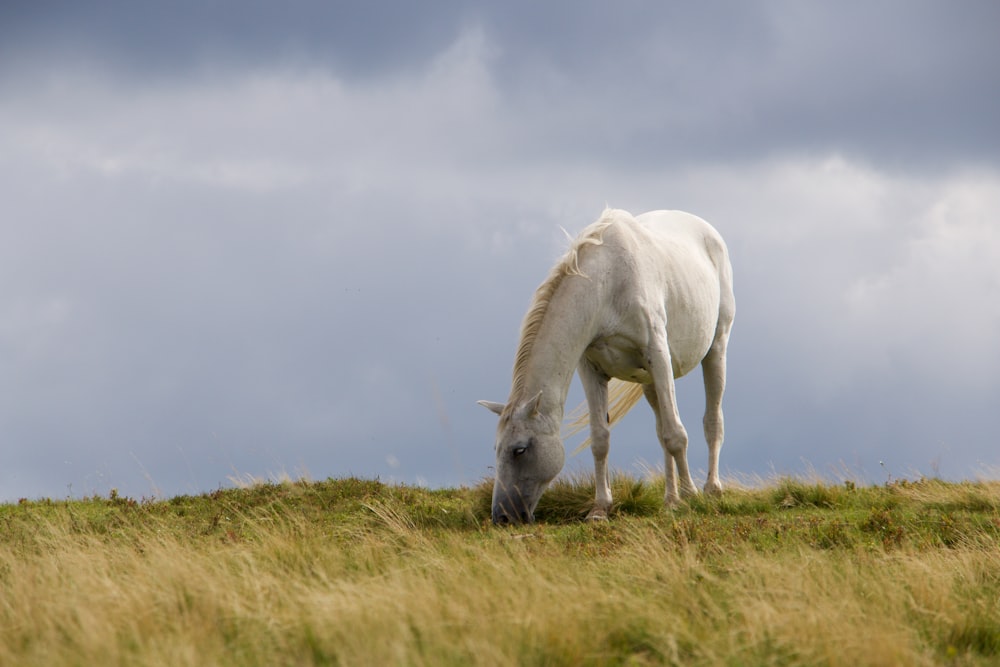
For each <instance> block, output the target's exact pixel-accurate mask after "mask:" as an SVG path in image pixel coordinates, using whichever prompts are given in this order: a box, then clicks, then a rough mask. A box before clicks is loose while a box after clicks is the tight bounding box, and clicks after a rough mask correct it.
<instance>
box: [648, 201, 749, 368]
mask: <svg viewBox="0 0 1000 667" xmlns="http://www.w3.org/2000/svg"><path fill="white" fill-rule="evenodd" d="M634 220H635V223H636V225H635V226H636V228H637V230H636V234H637V235H638V239H639V244H638V245H639V249H638V257H637V259H638V263H639V265H640V266H642V265H645V271H647V272H650V273H656V274H658V275H660V276H661V285H662V287H663V290H664V293H663V298H664V307H665V309H666V316H667V330H668V339H669V341H670V347H671V352H672V354H673V355H674V359H673V361H674V364H675V372H676V374H677V375H678V376H680V375H684V374H686V373H687V372H688V371H689V370H691V369H692V368H693V367H694V366H696V365H697V364H698V363H700V362H701V359H702V358H703V357H704V356H705V354H707V352H708V349H709V347H711V345H712V342H713V341H714V340H715V339H716V337H717V335H719V334H720V333H721V331H722V330H723V329H724V330H725V331H726V332H728V330H729V326H730V325H731V323H732V318H733V314H734V309H735V306H734V299H733V287H732V267H731V265H730V262H729V252H728V250H727V248H726V244H725V241H723V239H722V236H721V235H720V234H719V232H718V231H716V229H715V228H714V227H712V226H711V225H710V224H709V223H708V222H706V221H705V220H703V219H701V218H699V217H698V216H696V215H692V214H690V213H685V212H683V211H650V212H648V213H643V214H642V215H639V216H636V217H635V218H634Z"/></svg>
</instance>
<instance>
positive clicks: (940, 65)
mask: <svg viewBox="0 0 1000 667" xmlns="http://www.w3.org/2000/svg"><path fill="white" fill-rule="evenodd" d="M997 26H1000V5H998V4H997V3H996V2H993V1H992V0H983V1H976V0H963V2H949V1H941V2H921V1H918V0H898V1H890V0H885V1H883V0H864V1H857V2H856V1H854V0H848V1H846V2H836V3H822V4H821V3H816V2H812V3H807V2H798V1H791V0H789V1H777V0H776V1H773V2H772V1H758V2H753V1H733V2H698V3H693V2H692V3H665V2H615V3H603V2H577V1H572V2H570V1H563V2H547V3H537V2H503V3H491V2H482V3H475V2H473V3H467V2H434V3H411V2H373V1H365V2H356V3H342V2H336V3H328V2H283V3H271V2H246V1H241V2H212V3H206V2H201V1H190V2H183V1H182V2H171V3H137V2H131V1H125V0H123V1H121V2H103V3H101V2H98V3H78V2H21V1H15V2H5V3H3V5H2V8H0V501H11V500H16V499H18V498H20V497H27V498H37V497H45V496H48V497H53V498H59V497H66V496H73V497H79V496H83V495H90V494H94V493H99V494H102V495H103V494H107V493H108V492H109V491H110V489H111V488H116V489H118V490H119V492H120V493H122V494H127V495H131V496H134V497H142V496H146V497H150V496H171V495H175V494H179V493H198V492H203V491H210V490H213V489H215V488H218V487H220V486H223V487H224V486H230V485H232V484H233V479H234V478H235V479H247V478H249V477H257V478H274V477H277V476H280V475H282V474H288V475H290V476H292V477H298V476H300V475H307V476H309V477H311V478H314V479H325V478H326V477H339V476H345V475H349V474H354V475H360V476H364V477H376V476H377V477H379V478H381V479H382V480H391V481H398V482H405V483H423V484H430V485H435V486H437V485H448V486H451V485H457V484H463V483H464V484H468V483H475V482H477V481H479V480H480V479H482V478H483V477H486V476H491V474H492V472H491V469H490V466H491V465H492V462H493V452H492V445H493V437H494V429H495V417H494V416H493V415H492V414H491V413H489V412H487V411H486V410H484V409H483V408H481V407H479V406H477V405H476V403H475V401H476V400H477V399H489V400H496V401H503V400H505V399H506V397H507V393H508V391H509V388H510V368H511V365H512V362H513V357H514V350H515V347H516V344H517V333H518V328H519V325H520V321H521V318H522V316H523V314H524V311H525V310H526V308H527V305H528V302H529V300H530V298H531V293H532V291H533V290H534V288H535V287H536V286H537V284H538V283H539V282H540V281H541V280H542V279H543V278H544V277H545V276H546V274H547V273H548V270H549V268H550V266H551V265H552V263H553V262H554V261H555V260H556V259H557V258H558V257H559V255H560V254H561V253H562V251H563V250H564V248H565V246H566V240H565V237H564V235H563V233H562V231H561V230H560V227H564V228H566V229H567V230H569V231H571V232H576V231H579V230H580V229H582V228H583V227H584V226H586V225H587V224H589V223H590V222H592V221H594V220H595V219H596V218H597V217H598V216H599V215H600V213H601V211H602V209H603V208H604V206H605V205H606V204H608V205H611V206H614V207H618V208H625V209H628V210H631V211H633V212H634V213H640V212H643V211H646V210H650V209H657V208H675V209H683V210H687V211H690V212H692V213H695V214H697V215H700V216H701V217H703V218H705V219H707V220H709V221H710V222H712V223H713V224H714V225H715V226H716V227H717V228H718V229H719V231H720V232H721V233H722V234H723V236H724V237H725V238H726V239H727V241H728V244H729V248H730V252H731V255H732V260H733V265H734V270H735V286H736V297H737V318H736V325H735V328H734V332H733V338H732V341H731V348H730V356H729V380H730V383H729V391H728V393H727V395H726V401H725V411H726V421H727V431H726V436H727V439H726V444H725V446H724V448H723V451H722V472H723V475H724V477H725V476H729V477H730V478H741V477H744V476H747V475H763V476H768V475H771V474H773V473H778V474H803V473H805V472H807V471H809V470H812V469H814V470H816V471H818V472H819V473H821V474H824V475H829V476H831V477H832V478H836V477H837V476H838V475H841V476H850V477H852V478H854V479H861V480H865V481H869V482H873V483H881V482H884V481H886V480H887V479H888V478H890V476H891V477H892V478H899V477H913V476H916V475H920V474H924V475H941V476H944V477H948V478H975V477H980V476H985V477H993V476H997V475H998V474H1000V447H998V434H1000V344H998V331H1000V121H998V120H997V119H998V118H1000V40H998V39H997V38H996V31H997ZM679 387H680V391H681V393H680V400H681V411H682V417H683V419H684V421H685V423H686V424H687V427H688V430H689V433H690V434H691V445H690V455H691V461H692V467H693V468H694V469H695V470H696V471H697V470H699V469H701V470H702V471H703V470H704V468H705V466H706V465H707V464H706V458H707V454H706V447H705V443H704V439H703V436H702V433H701V423H700V422H701V411H702V388H701V379H700V372H696V373H694V374H692V376H691V377H688V378H685V379H683V380H681V381H680V382H679ZM581 399H582V392H581V391H580V390H579V386H578V384H577V381H575V380H574V389H573V391H572V393H571V398H570V401H571V403H572V404H575V403H576V402H578V401H579V400H581ZM572 445H573V443H571V445H570V446H572ZM611 459H612V463H613V465H614V466H615V467H616V468H617V469H619V470H622V471H625V472H630V473H637V472H639V471H640V470H641V469H642V466H643V465H644V464H649V465H654V466H655V465H661V462H662V454H661V451H660V448H659V446H658V445H657V443H656V439H655V436H654V433H653V423H652V416H651V413H650V411H649V409H648V407H647V406H646V405H645V404H640V405H639V406H637V408H636V409H635V410H634V411H633V413H632V414H631V415H629V417H628V418H627V419H626V420H625V422H624V423H623V424H622V425H621V426H620V427H618V428H617V429H616V430H615V431H614V433H613V434H612V453H611ZM589 468H590V456H589V454H583V455H580V456H578V457H576V458H575V459H569V462H568V465H567V469H568V470H570V471H580V470H589ZM698 477H701V478H702V479H701V480H698V479H697V478H698ZM703 477H704V472H700V473H696V481H698V483H699V484H700V483H701V482H702V481H703Z"/></svg>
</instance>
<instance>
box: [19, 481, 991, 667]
mask: <svg viewBox="0 0 1000 667" xmlns="http://www.w3.org/2000/svg"><path fill="white" fill-rule="evenodd" d="M612 486H613V492H614V496H615V506H614V508H613V510H612V513H611V520H610V521H608V522H603V523H596V524H591V523H585V522H583V521H582V517H583V516H585V514H586V512H587V511H588V510H589V505H590V502H591V499H592V496H593V481H592V480H590V479H587V478H585V477H577V478H569V479H565V480H561V481H558V482H557V483H555V484H554V485H553V486H552V487H551V488H550V489H549V490H548V491H547V492H546V494H545V495H544V496H543V498H542V501H541V503H540V504H539V507H538V509H537V512H536V515H537V517H538V519H539V522H538V523H537V524H534V525H531V526H520V527H512V528H507V529H501V528H495V527H493V526H492V525H490V523H489V512H490V507H489V504H490V496H491V491H492V488H491V483H490V482H489V481H484V482H483V483H481V484H478V485H476V486H473V487H470V488H459V489H444V490H427V489H422V488H414V487H406V486H397V485H387V484H383V483H381V482H378V481H374V480H363V479H355V478H347V479H330V480H326V481H321V482H307V481H286V482H282V483H260V484H249V485H246V486H244V487H242V488H234V489H226V490H219V491H215V492H213V493H209V494H204V495H198V496H180V497H176V498H171V499H167V500H135V499H132V498H127V497H123V496H120V495H119V494H117V493H116V492H112V494H111V495H110V496H109V497H92V498H87V499H83V500H59V501H53V500H40V501H31V502H29V501H22V502H20V503H17V504H7V505H0V664H3V665H6V664H12V665H13V664H17V665H90V664H109V665H144V664H148V665H160V664H171V665H215V664H218V665H282V664H287V665H340V664H343V665H358V664H360V665H365V664H372V665H382V664H390V665H393V664H395V665H466V664H481V665H499V664H525V665H562V664H566V665H577V664H582V665H624V664H630V665H658V664H695V665H717V664H723V665H726V664H729V665H894V664H917V665H919V664H926V665H938V664H953V665H991V664H997V663H998V662H1000V483H996V482H962V483H948V482H943V481H939V480H933V479H925V480H919V481H898V482H895V483H892V484H886V485H880V486H860V485H856V484H853V483H845V484H841V485H835V484H828V483H824V482H821V481H816V480H799V479H792V478H781V479H775V480H770V481H767V482H761V483H759V484H755V485H754V486H752V487H750V488H735V485H733V487H734V488H728V489H727V490H726V492H725V493H724V494H723V495H722V496H721V497H717V498H711V497H705V496H698V497H695V498H692V499H690V500H689V501H688V502H687V503H685V504H684V505H682V506H681V507H679V508H676V509H674V510H672V511H666V510H664V509H663V507H662V493H663V485H662V479H660V480H640V479H634V478H630V477H627V476H616V477H615V478H614V480H613V485H612Z"/></svg>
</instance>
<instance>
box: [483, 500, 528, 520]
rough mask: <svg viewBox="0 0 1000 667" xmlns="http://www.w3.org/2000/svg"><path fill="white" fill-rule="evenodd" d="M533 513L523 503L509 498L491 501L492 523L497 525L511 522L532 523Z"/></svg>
mask: <svg viewBox="0 0 1000 667" xmlns="http://www.w3.org/2000/svg"><path fill="white" fill-rule="evenodd" d="M534 521H535V514H534V512H532V511H531V510H529V509H528V508H527V507H525V506H524V504H523V503H520V502H516V501H514V500H512V499H510V498H506V499H504V500H500V501H497V502H495V503H493V523H494V524H496V525H498V526H508V525H511V524H521V523H534Z"/></svg>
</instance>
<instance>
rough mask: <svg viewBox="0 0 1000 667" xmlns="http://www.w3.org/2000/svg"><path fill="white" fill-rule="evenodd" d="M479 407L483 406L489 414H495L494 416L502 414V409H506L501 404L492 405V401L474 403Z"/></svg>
mask: <svg viewBox="0 0 1000 667" xmlns="http://www.w3.org/2000/svg"><path fill="white" fill-rule="evenodd" d="M476 403H479V405H481V406H483V407H484V408H486V409H487V410H489V411H490V412H495V413H496V414H498V415H499V414H503V409H504V408H505V407H506V406H505V405H504V404H503V403H494V402H493V401H476Z"/></svg>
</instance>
